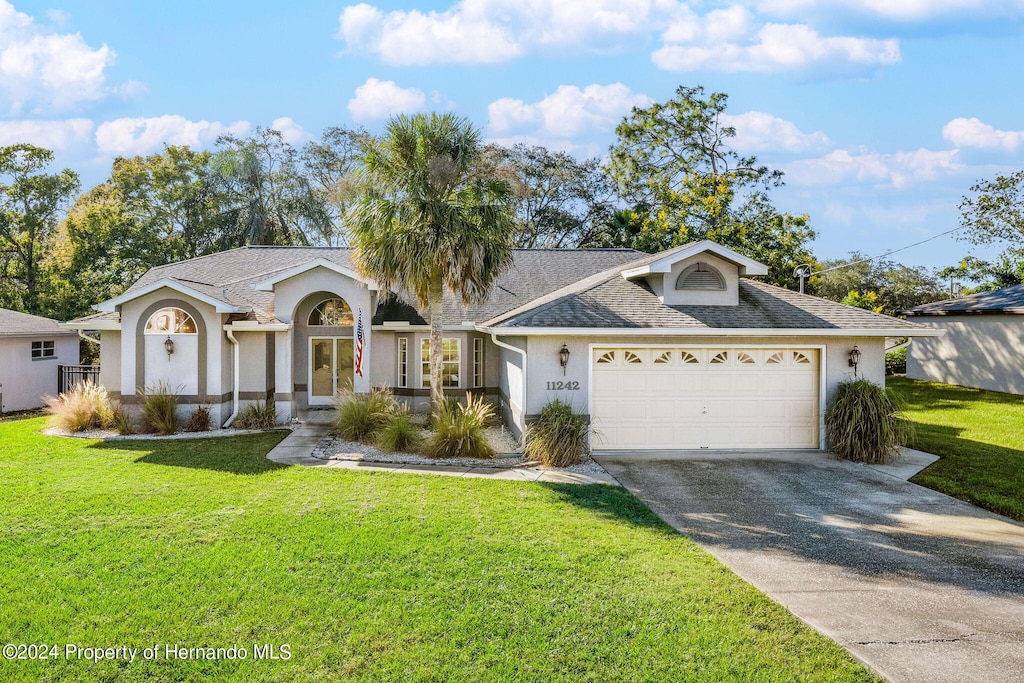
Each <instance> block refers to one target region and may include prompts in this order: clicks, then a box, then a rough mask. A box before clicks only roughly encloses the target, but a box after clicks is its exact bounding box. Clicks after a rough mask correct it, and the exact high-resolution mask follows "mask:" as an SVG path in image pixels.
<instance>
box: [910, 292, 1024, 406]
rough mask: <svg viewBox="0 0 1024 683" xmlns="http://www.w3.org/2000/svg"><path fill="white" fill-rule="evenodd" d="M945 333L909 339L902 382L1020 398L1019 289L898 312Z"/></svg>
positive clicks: (1022, 315)
mask: <svg viewBox="0 0 1024 683" xmlns="http://www.w3.org/2000/svg"><path fill="white" fill-rule="evenodd" d="M904 313H905V315H906V316H907V318H908V319H909V320H912V321H914V322H916V323H918V324H919V325H923V326H926V327H929V328H932V329H935V330H942V331H944V332H945V334H944V335H942V336H941V337H922V338H919V339H915V340H914V341H913V343H911V345H910V348H909V349H908V350H907V377H911V378H913V379H924V380H928V381H931V382H942V383H944V384H957V385H960V386H964V387H975V388H978V389H990V390H992V391H1002V392H1005V393H1009V394H1024V366H1022V365H1021V354H1022V353H1024V285H1014V286H1012V287H1004V288H1002V289H996V290H993V291H991V292H979V293H977V294H972V295H970V296H964V297H960V298H957V299H949V300H947V301H936V302H935V303H930V304H924V305H922V306H916V307H914V308H911V309H908V310H906V311H904Z"/></svg>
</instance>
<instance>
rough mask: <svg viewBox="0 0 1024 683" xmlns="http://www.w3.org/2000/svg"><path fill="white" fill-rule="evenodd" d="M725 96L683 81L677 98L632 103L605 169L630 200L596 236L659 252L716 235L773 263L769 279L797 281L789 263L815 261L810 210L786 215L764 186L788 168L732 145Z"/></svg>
mask: <svg viewBox="0 0 1024 683" xmlns="http://www.w3.org/2000/svg"><path fill="white" fill-rule="evenodd" d="M727 102H728V97H727V96H726V95H725V94H723V93H712V94H711V95H709V96H707V97H705V95H704V90H703V88H701V87H695V88H688V87H685V86H680V87H679V88H678V89H677V90H676V96H675V98H674V99H671V100H669V101H668V102H664V103H656V104H652V105H651V106H650V107H647V108H645V109H640V108H634V109H633V111H632V113H631V114H630V115H629V116H628V117H626V119H625V120H623V122H622V123H620V124H619V126H618V127H617V128H616V129H615V134H616V136H617V138H618V139H617V141H616V143H615V145H614V146H613V147H612V148H611V157H610V162H609V166H608V169H607V172H608V175H609V177H610V178H611V180H612V181H613V183H614V185H615V187H616V188H617V190H618V192H619V195H620V196H621V197H622V198H623V199H625V200H626V201H627V202H629V203H630V204H631V206H632V208H631V209H630V211H631V214H629V220H628V221H627V222H626V223H623V222H622V219H623V218H625V217H626V214H619V215H617V216H616V217H614V219H612V220H610V221H609V222H608V223H607V224H606V229H605V230H604V231H603V233H601V234H599V235H598V236H597V238H596V239H595V240H594V241H595V243H597V244H602V245H606V246H629V247H633V248H636V249H641V250H643V251H658V250H661V249H667V248H669V247H672V246H675V245H679V244H685V243H687V242H691V241H695V240H704V239H708V240H713V241H715V242H718V243H720V244H723V245H725V246H729V247H732V248H733V249H736V250H737V251H740V252H742V253H744V254H747V255H748V256H751V257H752V258H758V259H759V260H762V261H765V262H766V263H767V264H768V265H769V267H770V275H769V280H770V281H771V282H773V283H775V284H778V285H781V286H784V287H793V286H795V285H794V282H795V281H794V279H793V268H794V267H795V266H797V265H799V264H801V263H813V262H814V258H813V255H812V254H811V251H810V246H809V245H810V242H811V241H812V240H813V239H814V237H815V232H814V230H813V229H812V228H811V226H810V220H809V218H808V216H806V215H799V216H794V215H791V214H788V213H780V212H779V211H778V210H777V209H776V208H775V207H774V206H773V205H772V203H771V200H770V198H769V196H768V192H769V191H770V190H771V188H773V187H778V186H779V185H781V184H782V182H783V181H782V177H783V173H782V171H779V170H773V169H770V168H768V167H767V166H765V165H761V164H758V162H757V158H756V157H754V156H741V155H740V154H738V153H737V152H736V151H734V150H733V149H732V148H731V147H730V146H729V141H730V140H731V139H732V138H734V137H735V136H736V130H735V129H734V128H733V127H731V126H727V125H724V124H723V123H722V114H723V113H724V112H725V109H726V104H727Z"/></svg>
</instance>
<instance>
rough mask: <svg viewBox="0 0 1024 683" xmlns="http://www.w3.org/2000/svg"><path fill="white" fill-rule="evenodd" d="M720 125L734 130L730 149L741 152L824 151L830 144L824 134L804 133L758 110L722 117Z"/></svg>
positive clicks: (792, 125) (794, 125)
mask: <svg viewBox="0 0 1024 683" xmlns="http://www.w3.org/2000/svg"><path fill="white" fill-rule="evenodd" d="M721 122H722V124H723V125H726V126H732V127H733V128H735V129H736V137H735V138H733V139H732V143H731V146H732V147H735V148H736V149H737V150H740V151H741V152H764V151H784V152H809V151H819V150H824V149H827V148H828V146H829V144H830V141H829V139H828V136H827V135H825V134H824V133H821V132H814V133H804V132H802V131H801V130H800V129H799V128H797V127H796V124H794V123H793V122H792V121H786V120H785V119H780V118H778V117H777V116H772V115H771V114H766V113H764V112H761V111H748V112H747V113H745V114H738V115H736V116H733V115H730V114H722V115H721Z"/></svg>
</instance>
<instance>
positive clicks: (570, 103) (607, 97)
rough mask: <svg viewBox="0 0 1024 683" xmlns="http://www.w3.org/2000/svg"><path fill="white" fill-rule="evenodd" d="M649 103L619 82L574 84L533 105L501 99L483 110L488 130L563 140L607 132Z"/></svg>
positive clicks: (644, 97) (559, 87)
mask: <svg viewBox="0 0 1024 683" xmlns="http://www.w3.org/2000/svg"><path fill="white" fill-rule="evenodd" d="M651 102H652V100H651V98H649V97H647V96H646V95H642V94H639V93H634V92H633V91H631V90H630V89H629V88H628V87H626V86H625V85H623V84H622V83H612V84H610V85H598V84H596V83H595V84H593V85H588V86H587V87H585V88H583V89H582V90H580V89H579V88H578V87H576V86H575V85H560V86H558V89H557V90H556V91H555V92H554V93H552V94H551V95H548V96H547V97H545V98H543V99H542V100H540V101H539V102H536V103H535V104H527V103H526V102H523V101H522V100H516V99H512V98H508V97H506V98H502V99H500V100H497V101H495V102H492V103H491V104H490V105H489V106H488V107H487V116H488V128H489V129H490V131H491V132H493V133H497V134H504V133H508V132H510V131H523V130H524V129H529V130H532V131H535V133H534V136H539V137H543V138H567V137H573V136H577V135H580V134H585V133H591V132H603V131H609V130H611V129H613V128H614V127H615V125H616V124H617V123H618V122H619V121H620V120H621V119H622V117H623V116H625V115H626V114H628V113H629V112H630V111H631V110H632V108H633V107H643V106H647V105H649V104H650V103H651Z"/></svg>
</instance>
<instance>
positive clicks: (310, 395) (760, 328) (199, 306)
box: [67, 242, 939, 450]
mask: <svg viewBox="0 0 1024 683" xmlns="http://www.w3.org/2000/svg"><path fill="white" fill-rule="evenodd" d="M351 256H352V251H351V250H349V249H337V248H301V247H245V248H240V249H235V250H232V251H227V252H223V253H220V254H214V255H211V256H205V257H201V258H197V259H192V260H190V261H184V262H181V263H174V264H170V265H166V266H161V267H158V268H154V269H152V270H150V271H149V272H148V273H146V274H145V275H144V276H143V277H142V278H141V279H140V280H139V281H138V282H136V283H135V284H133V285H132V286H131V287H130V288H129V289H128V291H126V292H125V293H124V294H123V295H121V296H119V297H117V298H115V299H111V300H110V301H106V302H104V303H102V304H100V305H99V306H97V307H96V308H97V310H99V311H100V312H99V313H98V314H96V315H92V316H88V317H85V318H81V319H79V320H75V321H72V322H71V323H67V326H69V327H72V328H80V329H89V330H95V329H99V330H101V335H102V337H101V341H102V346H101V356H100V357H101V366H102V376H101V382H102V383H103V384H104V385H106V386H107V388H108V389H109V390H110V391H111V392H112V393H113V394H114V395H115V396H119V397H120V399H121V401H122V402H123V403H125V404H128V405H131V404H133V403H136V402H137V401H138V395H137V393H136V388H137V387H151V386H153V385H155V384H156V383H158V382H164V383H166V384H168V385H170V386H171V387H172V388H174V390H175V391H176V392H177V393H179V394H181V395H182V398H181V400H182V402H183V403H184V404H197V403H206V404H209V405H210V406H211V409H212V412H213V417H214V419H215V420H217V421H218V423H223V422H225V421H226V420H229V419H230V416H231V414H232V413H233V412H234V411H235V410H237V409H238V407H239V405H240V404H244V403H245V402H248V401H255V400H268V401H273V402H274V403H275V405H276V408H277V414H278V418H279V419H280V420H287V419H289V418H291V417H293V416H295V415H296V414H297V413H298V411H300V410H303V409H305V408H307V407H310V406H328V405H330V404H331V403H332V401H333V400H334V396H335V395H336V393H337V391H338V390H339V388H343V387H345V386H348V385H351V386H353V387H354V389H355V390H356V391H357V392H365V391H368V390H369V389H370V388H371V387H378V386H388V387H391V388H392V389H393V390H394V392H395V394H397V395H398V396H401V397H405V398H406V399H408V400H409V401H410V402H412V403H414V404H417V405H418V406H421V407H425V405H426V402H427V401H428V394H429V390H428V387H429V380H430V378H429V367H428V365H427V358H428V350H429V349H428V344H429V329H428V325H427V315H428V314H427V312H426V311H423V310H420V309H418V308H417V306H416V303H415V301H414V300H411V299H409V298H408V297H401V296H399V297H393V298H391V299H389V300H387V301H384V303H380V301H381V298H382V297H381V296H380V295H381V292H378V290H377V285H376V284H375V283H374V282H373V281H372V280H370V279H368V278H365V277H363V276H361V275H360V274H358V273H357V272H356V269H355V266H354V265H353V263H352V262H351V260H350V259H351ZM765 274H767V268H766V267H765V266H764V265H762V264H760V263H757V262H756V261H753V260H751V259H749V258H747V257H745V256H742V255H741V254H739V253H737V252H735V251H732V250H731V249H727V248H724V247H722V246H719V245H717V244H714V243H712V242H699V243H693V244H688V245H684V246H681V247H677V248H675V249H671V250H668V251H665V252H661V253H659V254H654V255H648V254H643V253H640V252H636V251H632V250H628V249H593V250H545V249H539V250H519V251H516V252H515V258H514V264H513V266H512V268H511V269H510V270H509V271H508V272H506V273H505V274H504V275H503V276H501V277H500V278H499V279H498V281H497V284H496V286H495V287H494V289H493V291H492V293H491V295H490V297H489V298H488V299H487V300H486V301H484V302H482V303H480V304H477V305H472V306H468V307H465V306H463V305H462V304H461V302H460V301H459V300H457V299H456V298H454V297H448V298H446V300H445V304H444V321H443V322H444V327H445V333H444V354H443V356H444V372H443V377H444V383H445V391H446V392H447V393H448V394H449V395H451V396H463V395H465V393H466V392H467V391H472V392H479V393H483V394H486V395H489V396H492V397H493V399H494V401H495V402H496V403H497V404H498V405H499V406H500V408H501V410H502V413H503V416H504V418H505V421H506V423H507V425H508V426H509V428H510V429H511V430H512V431H513V433H515V434H516V435H519V434H520V433H521V432H522V430H523V427H524V425H525V424H526V423H527V422H528V421H529V420H530V419H531V417H532V416H534V415H536V414H537V413H539V412H540V410H541V408H542V407H543V406H544V405H545V403H546V402H548V401H549V400H551V399H554V398H561V399H564V400H567V401H570V402H572V404H573V405H575V406H576V407H577V408H578V409H579V410H581V411H583V412H585V413H587V414H588V415H590V418H591V421H592V422H593V424H594V427H595V429H596V432H597V437H596V438H595V439H594V440H593V445H594V447H595V448H596V449H597V450H625V449H648V450H651V449H657V450H677V449H697V448H712V449H730V448H745V449H746V448H823V447H824V439H823V436H822V435H823V427H822V415H823V412H824V406H825V401H826V397H827V396H828V395H829V393H830V392H831V391H832V390H833V389H834V387H835V386H836V384H837V383H838V382H840V381H842V380H844V379H846V378H849V377H851V376H852V375H853V373H854V368H852V367H850V363H849V360H850V351H851V350H852V349H853V348H854V347H857V348H858V349H859V351H860V352H861V354H862V356H861V362H860V368H859V370H860V374H861V375H863V376H865V377H867V378H869V379H871V380H873V381H875V382H878V383H883V382H884V381H885V376H884V372H885V371H884V342H885V337H886V336H907V335H911V336H913V335H918V334H923V335H931V334H939V333H937V332H935V331H933V330H930V329H926V328H922V327H919V326H917V325H914V324H912V323H907V322H905V321H902V320H897V319H895V318H890V317H887V316H883V315H878V314H875V313H871V312H869V311H864V310H861V309H857V308H851V307H849V306H843V305H841V304H837V303H834V302H830V301H825V300H823V299H818V298H815V297H811V296H806V295H803V294H798V293H796V292H792V291H789V290H785V289H780V288H778V287H774V286H772V285H768V284H764V283H762V282H758V281H756V280H753V279H751V277H752V276H758V275H765ZM360 322H361V326H360ZM360 329H362V342H361V343H360V341H359V337H360V335H359V330H360Z"/></svg>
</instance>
